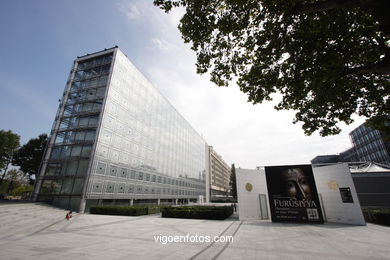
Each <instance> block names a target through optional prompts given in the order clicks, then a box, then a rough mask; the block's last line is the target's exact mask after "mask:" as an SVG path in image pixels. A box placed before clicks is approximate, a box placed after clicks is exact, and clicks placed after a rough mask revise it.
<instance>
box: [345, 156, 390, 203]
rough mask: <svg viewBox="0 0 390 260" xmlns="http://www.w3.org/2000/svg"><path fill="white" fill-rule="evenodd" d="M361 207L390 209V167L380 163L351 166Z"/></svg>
mask: <svg viewBox="0 0 390 260" xmlns="http://www.w3.org/2000/svg"><path fill="white" fill-rule="evenodd" d="M349 168H350V171H351V175H352V179H353V182H354V183H355V188H356V192H357V195H358V197H359V201H360V205H361V206H362V207H371V208H390V167H389V166H386V165H381V164H378V163H354V164H353V163H351V164H349Z"/></svg>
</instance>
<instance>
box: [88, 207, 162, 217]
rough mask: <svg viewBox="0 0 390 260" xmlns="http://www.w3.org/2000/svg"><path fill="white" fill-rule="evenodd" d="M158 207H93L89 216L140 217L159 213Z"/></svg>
mask: <svg viewBox="0 0 390 260" xmlns="http://www.w3.org/2000/svg"><path fill="white" fill-rule="evenodd" d="M160 208H161V207H160V206H143V205H139V206H93V207H91V208H90V209H89V212H90V213H91V214H101V215H120V216H141V215H148V214H156V213H159V212H160Z"/></svg>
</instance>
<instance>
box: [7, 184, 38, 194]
mask: <svg viewBox="0 0 390 260" xmlns="http://www.w3.org/2000/svg"><path fill="white" fill-rule="evenodd" d="M32 190H33V186H32V185H21V186H19V187H17V188H15V189H13V190H11V195H12V196H22V195H24V194H26V193H28V192H31V191H32Z"/></svg>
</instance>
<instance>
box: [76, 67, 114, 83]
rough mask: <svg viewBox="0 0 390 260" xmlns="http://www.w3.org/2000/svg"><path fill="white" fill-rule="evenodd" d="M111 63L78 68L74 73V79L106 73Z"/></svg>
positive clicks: (84, 78)
mask: <svg viewBox="0 0 390 260" xmlns="http://www.w3.org/2000/svg"><path fill="white" fill-rule="evenodd" d="M110 67H111V64H105V65H102V66H98V67H92V68H89V69H85V70H78V71H76V73H75V76H74V81H79V80H86V79H90V78H94V77H98V76H101V75H105V74H108V73H109V72H110Z"/></svg>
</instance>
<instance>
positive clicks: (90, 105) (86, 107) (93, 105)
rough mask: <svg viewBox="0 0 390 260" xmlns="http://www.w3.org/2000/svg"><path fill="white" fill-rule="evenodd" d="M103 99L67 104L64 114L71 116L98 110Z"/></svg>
mask: <svg viewBox="0 0 390 260" xmlns="http://www.w3.org/2000/svg"><path fill="white" fill-rule="evenodd" d="M102 103H103V101H93V102H85V103H78V104H73V105H67V106H66V107H65V109H64V116H72V115H75V114H79V113H87V112H100V111H101V109H102Z"/></svg>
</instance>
